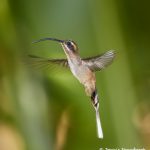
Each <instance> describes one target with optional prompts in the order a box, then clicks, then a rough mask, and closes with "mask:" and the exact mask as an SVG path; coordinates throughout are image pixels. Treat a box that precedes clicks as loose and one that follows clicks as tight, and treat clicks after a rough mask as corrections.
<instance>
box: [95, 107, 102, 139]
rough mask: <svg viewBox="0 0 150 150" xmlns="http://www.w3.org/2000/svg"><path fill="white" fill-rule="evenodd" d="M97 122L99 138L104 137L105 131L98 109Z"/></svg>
mask: <svg viewBox="0 0 150 150" xmlns="http://www.w3.org/2000/svg"><path fill="white" fill-rule="evenodd" d="M96 124H97V134H98V138H100V139H103V131H102V126H101V120H100V115H99V111H98V109H97V110H96Z"/></svg>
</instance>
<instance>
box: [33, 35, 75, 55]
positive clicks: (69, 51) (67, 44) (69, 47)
mask: <svg viewBox="0 0 150 150" xmlns="http://www.w3.org/2000/svg"><path fill="white" fill-rule="evenodd" d="M46 40H51V41H56V42H59V43H60V44H61V45H62V47H63V49H64V52H65V53H66V55H74V54H78V47H77V44H76V43H75V42H74V41H72V40H59V39H56V38H43V39H40V40H37V41H34V42H32V43H37V42H41V41H46Z"/></svg>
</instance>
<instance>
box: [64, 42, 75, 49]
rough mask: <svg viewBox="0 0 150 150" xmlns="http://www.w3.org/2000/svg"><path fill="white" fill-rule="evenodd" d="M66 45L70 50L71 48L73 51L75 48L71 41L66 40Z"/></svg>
mask: <svg viewBox="0 0 150 150" xmlns="http://www.w3.org/2000/svg"><path fill="white" fill-rule="evenodd" d="M66 45H67V47H68V48H69V49H70V50H73V51H74V50H75V47H74V44H73V43H72V42H71V41H67V42H66Z"/></svg>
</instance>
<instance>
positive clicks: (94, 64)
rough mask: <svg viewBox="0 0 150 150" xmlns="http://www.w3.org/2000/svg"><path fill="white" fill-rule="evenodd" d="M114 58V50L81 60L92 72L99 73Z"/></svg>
mask: <svg viewBox="0 0 150 150" xmlns="http://www.w3.org/2000/svg"><path fill="white" fill-rule="evenodd" d="M115 56H116V52H115V51H114V50H109V51H107V52H105V53H103V54H100V55H97V56H94V57H89V58H84V59H82V60H83V61H84V62H85V63H86V64H87V66H88V67H89V68H90V69H91V70H92V71H100V70H102V69H104V68H106V67H107V66H108V65H110V64H111V63H112V62H113V60H114V58H115Z"/></svg>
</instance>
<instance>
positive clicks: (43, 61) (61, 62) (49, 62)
mask: <svg viewBox="0 0 150 150" xmlns="http://www.w3.org/2000/svg"><path fill="white" fill-rule="evenodd" d="M28 56H29V58H30V60H29V61H30V64H31V65H33V66H35V67H38V68H45V69H49V68H53V67H55V66H62V67H66V68H68V67H69V66H68V61H67V59H48V58H43V57H38V56H34V55H28Z"/></svg>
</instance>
